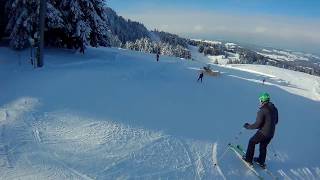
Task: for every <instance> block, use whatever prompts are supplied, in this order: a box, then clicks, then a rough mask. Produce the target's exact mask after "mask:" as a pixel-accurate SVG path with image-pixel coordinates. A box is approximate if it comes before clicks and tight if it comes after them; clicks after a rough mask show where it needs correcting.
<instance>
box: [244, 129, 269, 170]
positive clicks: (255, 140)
mask: <svg viewBox="0 0 320 180" xmlns="http://www.w3.org/2000/svg"><path fill="white" fill-rule="evenodd" d="M271 139H272V137H265V136H264V135H263V134H262V133H261V132H259V131H258V132H257V133H256V134H255V135H253V136H252V137H251V138H250V140H249V144H248V148H247V153H246V160H247V161H248V162H252V160H253V156H254V149H255V146H256V144H260V154H259V159H258V161H259V163H261V164H264V163H265V161H266V156H267V147H268V144H269V143H270V141H271Z"/></svg>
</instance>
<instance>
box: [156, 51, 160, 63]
mask: <svg viewBox="0 0 320 180" xmlns="http://www.w3.org/2000/svg"><path fill="white" fill-rule="evenodd" d="M159 58H160V52H159V51H158V52H157V62H158V61H159Z"/></svg>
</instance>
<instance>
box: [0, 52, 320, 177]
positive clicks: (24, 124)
mask: <svg viewBox="0 0 320 180" xmlns="http://www.w3.org/2000/svg"><path fill="white" fill-rule="evenodd" d="M119 51H121V54H119ZM89 52H90V51H89ZM93 52H94V51H93ZM97 52H98V54H99V53H100V54H103V53H104V52H105V51H101V50H100V49H99V50H98V51H97ZM92 54H94V53H92ZM106 56H108V57H109V58H108V59H104V60H101V59H99V55H95V57H92V59H90V61H82V62H81V61H80V62H79V61H75V62H72V63H67V64H65V63H62V62H59V61H57V62H53V63H51V64H50V63H49V65H48V67H47V68H48V69H47V71H49V70H50V69H53V70H62V69H69V68H70V69H77V68H80V69H81V68H82V67H85V66H88V65H94V68H97V69H98V71H99V70H101V69H102V68H103V66H105V65H109V66H111V69H110V72H112V73H113V72H116V71H113V70H115V69H116V68H114V69H112V68H113V66H114V65H116V64H117V63H118V62H119V58H120V59H123V58H125V59H130V60H129V61H125V62H124V63H126V64H128V66H134V63H136V62H137V61H139V60H140V58H141V57H142V59H151V57H152V58H153V56H152V55H143V56H141V54H139V53H132V54H131V52H130V51H124V50H114V49H112V50H110V52H108V53H107V55H106ZM51 58H54V56H53V55H52V57H51ZM197 58H201V56H200V55H199V54H198V56H197ZM202 61H204V60H202ZM160 62H161V63H163V64H161V66H150V68H146V67H144V66H138V65H137V68H136V70H135V71H128V69H126V70H124V72H121V73H114V74H112V73H111V77H106V79H108V78H119V81H120V80H121V81H125V82H129V81H133V80H136V79H139V80H141V81H143V82H149V81H153V78H154V76H155V75H154V74H155V73H157V76H159V79H160V80H159V81H170V82H171V81H175V80H182V79H184V78H185V77H184V76H182V75H181V74H183V73H187V76H188V77H187V78H190V77H191V75H190V74H192V78H196V77H194V75H195V73H196V72H195V70H197V69H199V68H198V67H202V66H203V64H202V63H199V62H191V64H188V63H186V64H184V63H181V60H178V61H173V60H172V59H169V58H166V57H162V59H161V60H160ZM207 62H211V61H210V60H208V61H207ZM130 63H132V64H130ZM146 63H150V62H149V61H148V62H146ZM148 65H149V64H148ZM10 67H11V66H10ZM12 67H14V66H12ZM176 67H179V68H177V70H176V69H175V68H176ZM190 67H192V68H190ZM124 68H128V67H124ZM217 68H221V69H222V71H225V72H222V74H223V76H228V77H229V78H234V79H238V80H245V81H249V82H252V83H255V84H260V81H261V80H259V79H257V78H256V79H255V78H249V77H246V76H242V74H232V73H231V72H233V70H230V71H229V70H228V68H226V69H223V67H219V66H217ZM241 68H242V67H239V68H238V70H240V69H241ZM1 70H3V69H1ZM19 71H20V70H19V69H18V70H15V71H14V72H15V73H17V72H19ZM171 71H179V73H181V74H177V76H175V77H171V75H170V74H168V73H167V72H171ZM247 71H250V73H258V74H259V77H261V76H263V77H268V78H269V80H270V82H268V81H267V82H266V85H274V86H282V87H283V86H285V87H289V88H292V89H295V88H297V87H295V85H296V82H292V84H291V82H290V81H289V80H285V79H280V78H279V77H277V76H275V75H272V74H270V73H269V72H258V71H257V70H247ZM25 73H26V75H30V74H28V72H25ZM189 75H190V77H189ZM286 76H290V74H289V73H288V75H286ZM172 78H173V80H172ZM175 78H176V79H175ZM179 78H180V79H179ZM205 78H208V77H205ZM224 78H225V77H221V78H220V79H216V80H215V81H221V79H224ZM312 82H313V81H312ZM312 82H311V81H310V82H308V83H309V84H311V83H312ZM205 83H207V82H206V79H205V81H204V84H205ZM317 83H318V84H316V85H315V86H313V89H311V90H310V91H311V93H312V96H313V97H312V98H313V99H317V98H318V99H320V82H319V81H317ZM10 85H12V84H10ZM151 86H152V85H151ZM120 87H121V86H120ZM168 87H173V85H172V84H170V86H168ZM200 87H201V86H200ZM300 88H301V87H300ZM292 91H293V90H292ZM300 91H301V92H302V91H305V92H306V94H303V95H305V96H307V97H310V94H308V93H310V91H309V90H308V89H303V88H301V89H298V90H295V91H294V92H300ZM200 93H201V91H200ZM195 94H196V95H197V92H195ZM13 97H15V96H13ZM119 98H121V97H119ZM3 99H5V98H3ZM3 99H1V98H0V100H2V101H1V102H5V101H4V100H3ZM11 100H12V101H11V102H6V103H4V104H3V105H2V106H1V107H0V171H1V173H0V179H86V180H88V179H90V180H91V179H255V177H254V176H252V175H250V173H248V172H249V171H247V169H246V168H245V167H243V166H242V164H241V162H238V161H232V160H230V159H236V158H235V157H233V156H232V153H228V154H227V155H228V156H229V157H226V158H223V159H222V160H221V162H218V165H217V166H216V167H214V165H213V164H214V163H217V157H220V155H221V154H218V152H220V151H223V150H221V149H218V143H220V144H221V143H225V142H214V141H215V140H212V142H211V141H210V142H208V141H199V140H194V139H189V138H184V137H178V136H174V135H170V134H167V133H165V132H161V131H155V130H147V129H144V128H142V127H141V128H139V127H134V126H130V125H127V124H122V123H120V122H117V121H116V120H114V119H109V118H108V117H99V116H91V115H92V114H91V115H90V114H88V115H87V114H85V113H81V112H76V111H73V110H72V109H68V108H67V107H63V108H59V107H58V108H56V109H45V110H44V109H42V108H43V106H44V105H45V104H46V103H47V101H46V99H41V98H34V97H31V96H30V97H29V96H18V97H15V98H12V99H11ZM171 103H172V102H171ZM178 105H179V104H178ZM210 116H212V114H210ZM174 118H176V117H174ZM213 142H214V143H213ZM219 147H223V146H219ZM275 152H276V154H277V157H273V156H270V154H269V158H268V161H270V162H271V164H273V165H275V166H274V167H273V168H272V169H271V170H272V172H273V173H275V174H276V175H277V176H279V177H280V179H320V167H319V166H320V165H319V164H318V166H310V167H305V166H304V165H292V166H288V167H283V165H284V164H285V163H287V162H290V160H291V159H290V158H293V157H292V156H290V155H289V154H288V153H287V152H285V151H284V150H283V149H280V150H278V149H275ZM269 153H270V152H269ZM228 160H229V161H228ZM226 162H227V163H226ZM231 162H232V163H231ZM220 165H221V166H220Z"/></svg>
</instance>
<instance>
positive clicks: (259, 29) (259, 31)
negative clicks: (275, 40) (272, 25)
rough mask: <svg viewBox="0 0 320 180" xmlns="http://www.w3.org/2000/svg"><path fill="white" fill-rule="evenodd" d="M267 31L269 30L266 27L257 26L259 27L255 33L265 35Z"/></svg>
mask: <svg viewBox="0 0 320 180" xmlns="http://www.w3.org/2000/svg"><path fill="white" fill-rule="evenodd" d="M266 31H267V28H265V27H261V26H257V27H256V28H255V32H256V33H264V32H266Z"/></svg>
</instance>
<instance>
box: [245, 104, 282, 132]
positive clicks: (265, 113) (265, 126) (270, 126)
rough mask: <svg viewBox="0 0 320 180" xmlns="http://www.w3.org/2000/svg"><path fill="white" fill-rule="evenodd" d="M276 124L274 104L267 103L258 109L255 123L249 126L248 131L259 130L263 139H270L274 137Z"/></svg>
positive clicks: (276, 114) (276, 116)
mask: <svg viewBox="0 0 320 180" xmlns="http://www.w3.org/2000/svg"><path fill="white" fill-rule="evenodd" d="M276 124H278V109H277V108H276V107H275V105H274V104H272V103H271V102H269V103H267V104H264V105H263V106H262V107H260V110H259V111H258V113H257V118H256V122H255V123H254V124H250V125H249V126H248V129H259V131H260V132H261V133H262V134H263V135H264V136H265V137H268V138H272V137H273V136H274V132H275V129H276Z"/></svg>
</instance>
